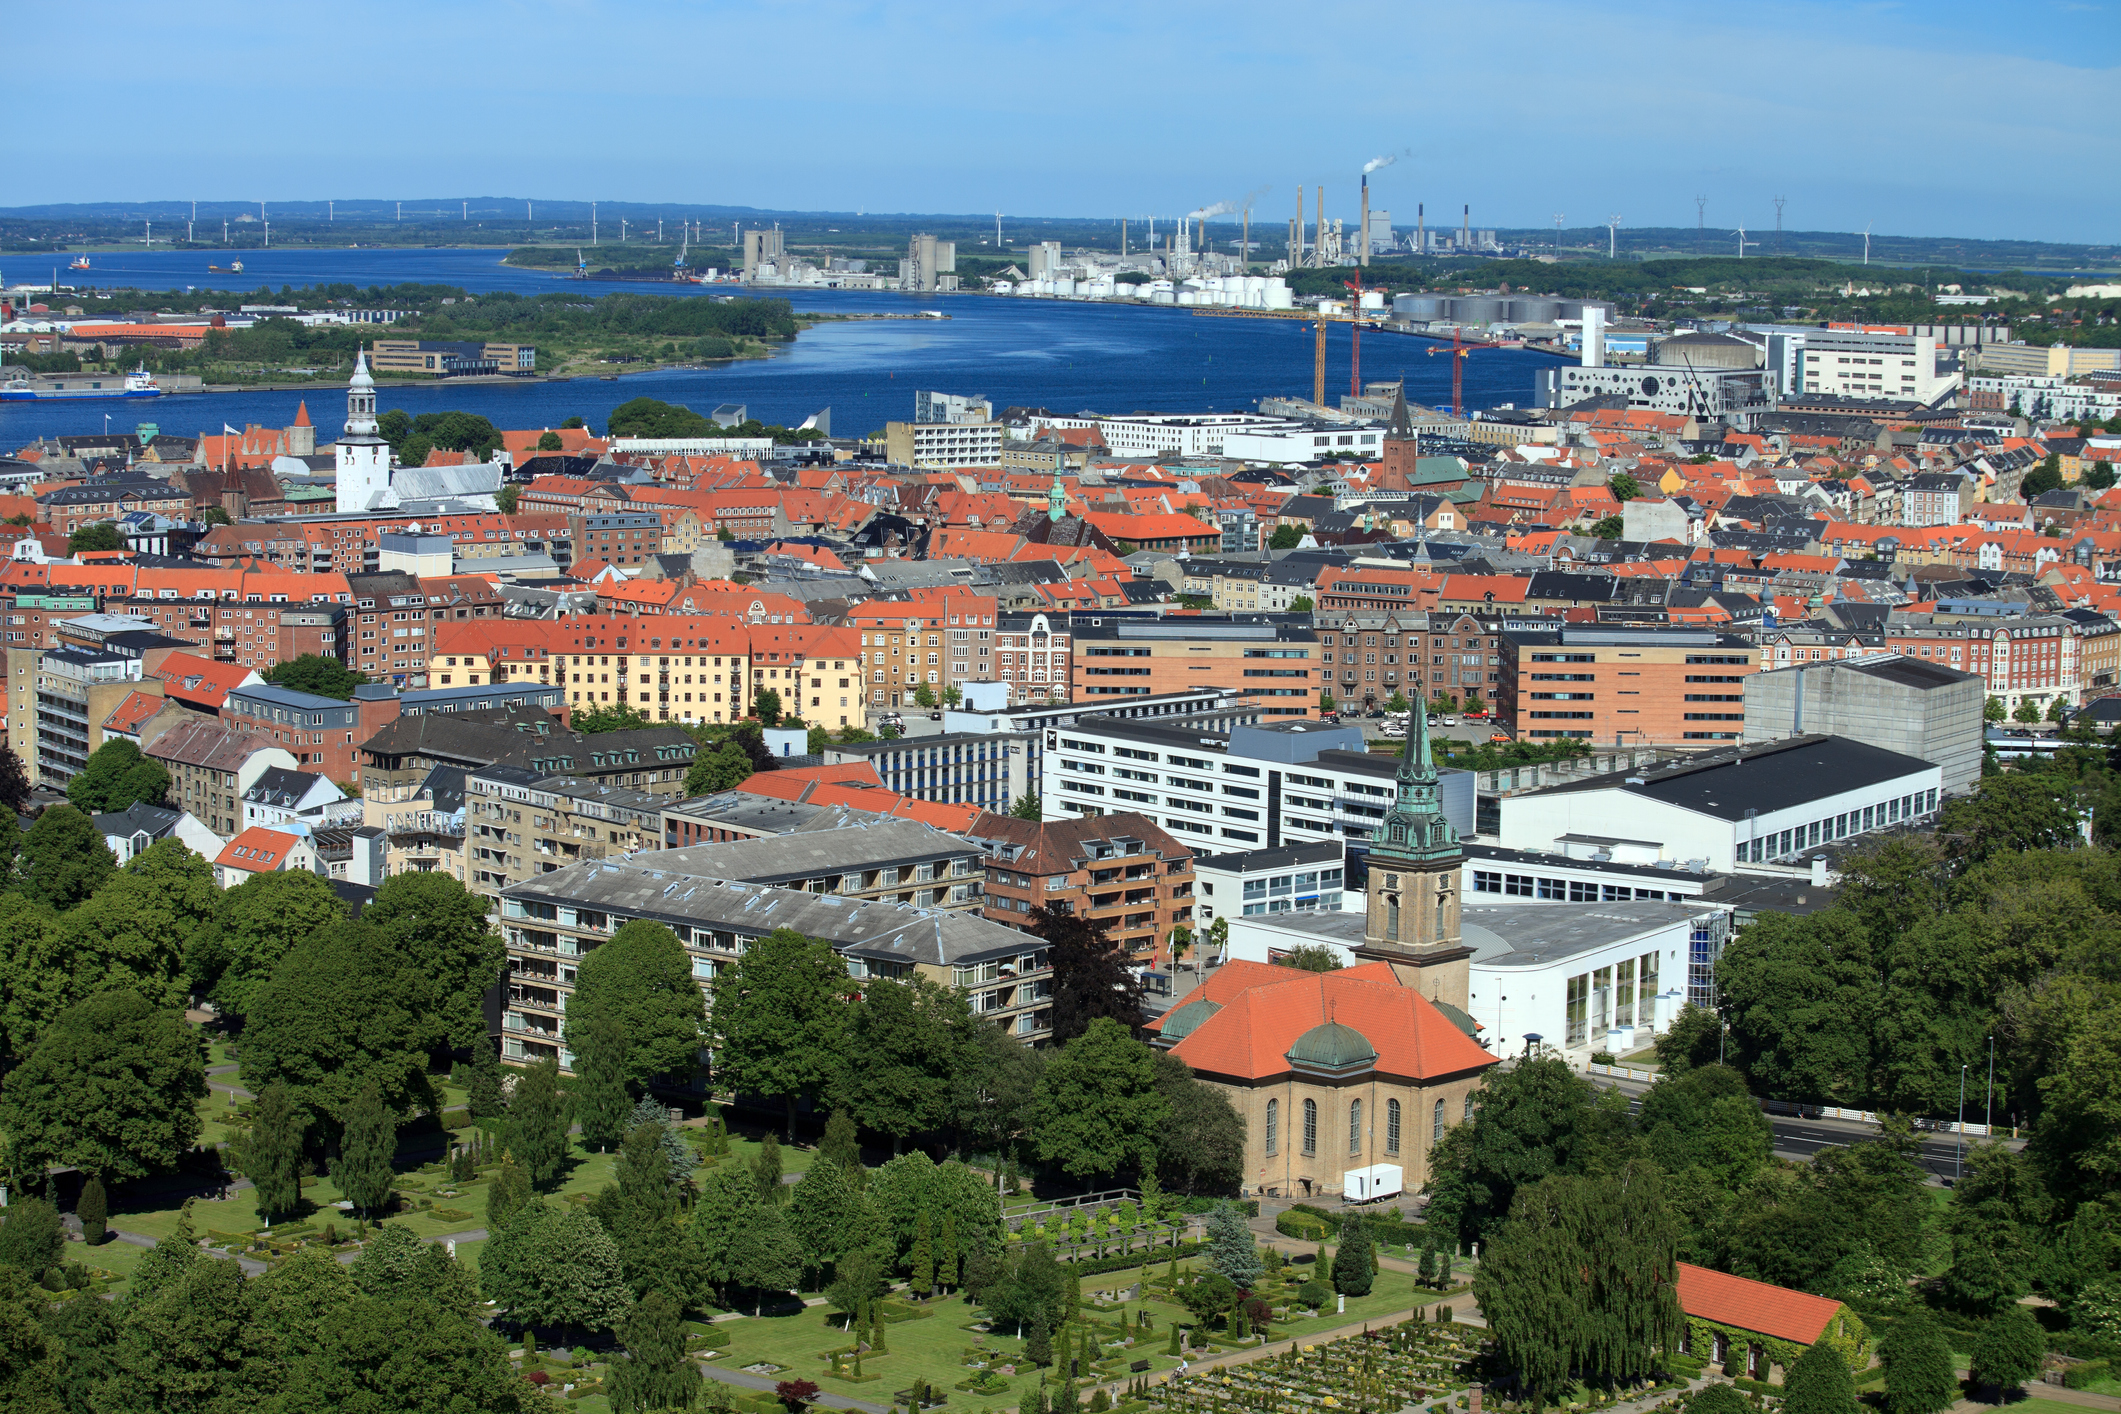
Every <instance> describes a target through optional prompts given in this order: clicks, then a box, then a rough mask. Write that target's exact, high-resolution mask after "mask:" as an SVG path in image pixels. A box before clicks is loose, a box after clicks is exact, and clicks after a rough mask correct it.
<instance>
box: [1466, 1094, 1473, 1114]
mask: <svg viewBox="0 0 2121 1414" xmlns="http://www.w3.org/2000/svg"><path fill="white" fill-rule="evenodd" d="M1472 1117H1473V1097H1472V1096H1471V1095H1468V1096H1466V1118H1467V1119H1471V1118H1472Z"/></svg>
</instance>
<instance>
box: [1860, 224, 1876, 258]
mask: <svg viewBox="0 0 2121 1414" xmlns="http://www.w3.org/2000/svg"><path fill="white" fill-rule="evenodd" d="M1876 224H1877V222H1875V221H1874V222H1872V223H1870V225H1867V226H1865V227H1864V228H1863V263H1864V264H1865V265H1868V264H1870V263H1871V226H1874V225H1876Z"/></svg>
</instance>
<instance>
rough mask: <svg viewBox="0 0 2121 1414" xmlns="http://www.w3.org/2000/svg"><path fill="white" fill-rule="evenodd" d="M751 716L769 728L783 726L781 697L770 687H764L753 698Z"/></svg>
mask: <svg viewBox="0 0 2121 1414" xmlns="http://www.w3.org/2000/svg"><path fill="white" fill-rule="evenodd" d="M751 715H752V716H754V717H756V718H758V719H759V721H760V722H761V723H762V724H763V725H765V726H769V727H777V726H779V725H780V724H781V695H780V694H779V693H778V692H775V691H774V690H773V689H772V688H770V687H762V688H760V689H759V690H758V691H757V692H755V693H753V694H752V696H751Z"/></svg>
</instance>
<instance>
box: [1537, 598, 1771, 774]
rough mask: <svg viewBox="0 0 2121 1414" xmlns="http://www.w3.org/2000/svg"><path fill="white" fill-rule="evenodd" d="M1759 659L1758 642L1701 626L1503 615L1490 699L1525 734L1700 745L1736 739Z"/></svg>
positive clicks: (1540, 738)
mask: <svg viewBox="0 0 2121 1414" xmlns="http://www.w3.org/2000/svg"><path fill="white" fill-rule="evenodd" d="M1759 668H1760V649H1759V647H1758V646H1756V645H1755V644H1753V643H1751V642H1749V641H1748V640H1746V639H1743V638H1738V637H1734V636H1733V635H1730V634H1724V633H1716V632H1714V631H1712V630H1709V629H1673V628H1616V627H1610V626H1592V625H1584V626H1580V627H1579V626H1573V625H1571V626H1561V627H1553V628H1532V627H1530V626H1520V625H1516V624H1511V625H1507V626H1505V627H1504V628H1503V630H1502V668H1501V681H1500V683H1498V684H1497V686H1498V689H1499V691H1498V695H1497V698H1496V705H1497V706H1498V707H1499V708H1500V709H1501V711H1502V712H1503V714H1504V715H1505V716H1506V717H1507V718H1508V719H1509V720H1510V721H1511V722H1512V723H1514V724H1515V725H1516V727H1517V734H1518V736H1519V737H1520V738H1521V739H1524V740H1530V741H1551V740H1556V739H1573V740H1577V741H1584V742H1590V743H1593V744H1595V745H1599V746H1607V745H1612V746H1688V747H1696V748H1700V747H1705V746H1708V745H1711V744H1714V743H1719V742H1727V741H1740V740H1743V739H1744V735H1745V679H1746V678H1747V677H1748V676H1749V675H1751V674H1752V673H1755V672H1757V671H1759Z"/></svg>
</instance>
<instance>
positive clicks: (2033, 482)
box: [2018, 452, 2062, 502]
mask: <svg viewBox="0 0 2121 1414" xmlns="http://www.w3.org/2000/svg"><path fill="white" fill-rule="evenodd" d="M2061 486H2062V458H2061V457H2060V456H2059V455H2057V454H2055V453H2052V452H2051V453H2049V454H2048V457H2047V460H2045V461H2043V462H2041V463H2040V465H2038V466H2036V467H2034V468H2033V469H2032V470H2031V471H2028V472H2027V473H2025V475H2024V476H2023V477H2022V478H2020V479H2019V482H2018V495H2019V497H2020V498H2021V499H2023V500H2025V501H2028V502H2030V501H2031V500H2032V499H2033V498H2034V497H2035V496H2044V495H2046V494H2047V493H2048V492H2050V491H2056V490H2060V489H2061Z"/></svg>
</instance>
